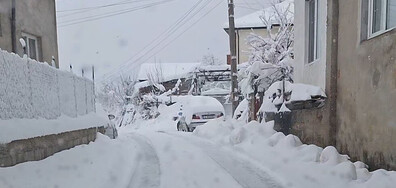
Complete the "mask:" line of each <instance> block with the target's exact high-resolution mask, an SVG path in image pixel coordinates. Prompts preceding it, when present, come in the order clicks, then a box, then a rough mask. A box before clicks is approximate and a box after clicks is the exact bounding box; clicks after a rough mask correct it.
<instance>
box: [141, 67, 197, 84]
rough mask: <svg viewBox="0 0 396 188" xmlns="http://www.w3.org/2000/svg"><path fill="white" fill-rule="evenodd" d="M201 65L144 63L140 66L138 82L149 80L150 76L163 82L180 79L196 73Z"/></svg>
mask: <svg viewBox="0 0 396 188" xmlns="http://www.w3.org/2000/svg"><path fill="white" fill-rule="evenodd" d="M199 65H200V63H144V64H142V65H141V66H140V70H139V74H138V80H139V81H145V80H148V75H152V76H155V77H156V78H159V80H161V81H162V82H164V81H169V80H173V79H178V78H182V77H184V76H186V75H187V74H188V73H190V72H192V71H194V69H195V68H196V67H198V66H199Z"/></svg>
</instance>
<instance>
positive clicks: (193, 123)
mask: <svg viewBox="0 0 396 188" xmlns="http://www.w3.org/2000/svg"><path fill="white" fill-rule="evenodd" d="M176 100H177V103H176V104H180V106H181V107H180V111H179V112H178V117H177V118H175V119H176V121H177V130H178V131H184V132H192V131H194V129H195V128H196V127H197V126H199V125H202V124H205V123H206V122H208V121H209V120H212V119H218V118H222V119H223V120H224V119H225V118H224V114H225V112H224V107H223V105H222V104H221V103H220V102H219V101H218V100H217V99H215V98H213V97H208V96H184V97H178V98H177V99H176Z"/></svg>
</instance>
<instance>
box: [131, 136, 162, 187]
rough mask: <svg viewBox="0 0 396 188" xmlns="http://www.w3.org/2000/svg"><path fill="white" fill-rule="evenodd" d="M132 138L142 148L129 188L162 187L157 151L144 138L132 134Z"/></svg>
mask: <svg viewBox="0 0 396 188" xmlns="http://www.w3.org/2000/svg"><path fill="white" fill-rule="evenodd" d="M128 137H130V138H131V139H132V140H133V141H135V142H136V143H137V145H138V146H139V147H140V150H139V152H140V153H139V154H138V157H137V158H136V161H137V163H138V164H137V165H136V168H135V170H134V172H133V174H132V177H131V181H130V182H129V185H128V188H155V187H160V184H161V178H160V176H161V175H160V174H161V171H160V163H159V159H158V156H157V153H156V151H155V150H154V148H153V147H152V146H151V144H150V143H149V142H148V141H147V139H146V138H144V137H143V136H140V135H137V134H132V135H130V136H128Z"/></svg>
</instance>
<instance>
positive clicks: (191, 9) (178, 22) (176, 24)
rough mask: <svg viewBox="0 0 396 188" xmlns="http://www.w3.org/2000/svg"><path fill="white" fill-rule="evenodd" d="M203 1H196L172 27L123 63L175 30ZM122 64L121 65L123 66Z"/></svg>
mask: <svg viewBox="0 0 396 188" xmlns="http://www.w3.org/2000/svg"><path fill="white" fill-rule="evenodd" d="M202 1H203V0H199V1H197V3H196V4H194V5H193V6H192V7H191V8H190V9H189V10H188V11H187V12H186V13H185V14H184V15H183V16H182V17H181V18H179V19H178V20H177V21H176V22H175V23H174V24H173V25H171V26H170V27H168V28H167V29H166V30H165V32H161V34H160V35H158V36H157V37H156V38H155V39H154V40H152V41H151V42H150V43H149V44H148V45H146V46H145V47H144V48H143V49H142V50H140V51H139V52H138V53H136V55H135V56H132V57H131V58H129V59H128V60H126V61H125V63H127V62H129V61H130V60H132V59H133V58H135V57H136V56H137V55H138V54H140V53H142V52H143V51H144V50H146V49H147V48H148V47H149V46H151V45H152V44H153V43H154V42H155V41H157V40H158V39H159V38H160V37H161V36H163V35H168V34H169V33H170V32H171V31H172V30H173V29H174V28H176V27H177V26H178V25H179V24H180V23H181V22H182V21H183V20H184V19H185V18H186V17H187V16H188V15H189V14H190V13H191V12H192V11H193V10H194V9H195V8H196V7H197V6H198V5H199V4H200V3H201V2H202ZM125 63H123V64H125Z"/></svg>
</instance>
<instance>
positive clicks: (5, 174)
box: [0, 134, 142, 188]
mask: <svg viewBox="0 0 396 188" xmlns="http://www.w3.org/2000/svg"><path fill="white" fill-rule="evenodd" d="M137 148H138V145H137V144H136V143H134V142H131V141H130V140H128V141H126V140H125V138H120V139H115V140H110V139H109V138H108V137H106V136H104V135H101V134H98V135H97V139H96V141H95V142H91V143H90V144H89V145H81V146H77V147H75V148H72V149H70V150H66V151H62V152H59V153H56V154H55V155H53V156H51V157H48V158H46V159H44V160H41V161H34V162H28V163H23V164H19V165H16V166H13V167H9V168H0V187H1V188H16V187H19V188H22V187H31V188H53V187H57V188H69V187H76V188H77V187H95V188H100V187H129V184H130V181H131V177H132V176H133V172H134V169H136V167H137V165H138V163H139V159H140V157H141V154H140V153H142V152H141V151H138V150H137Z"/></svg>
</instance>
